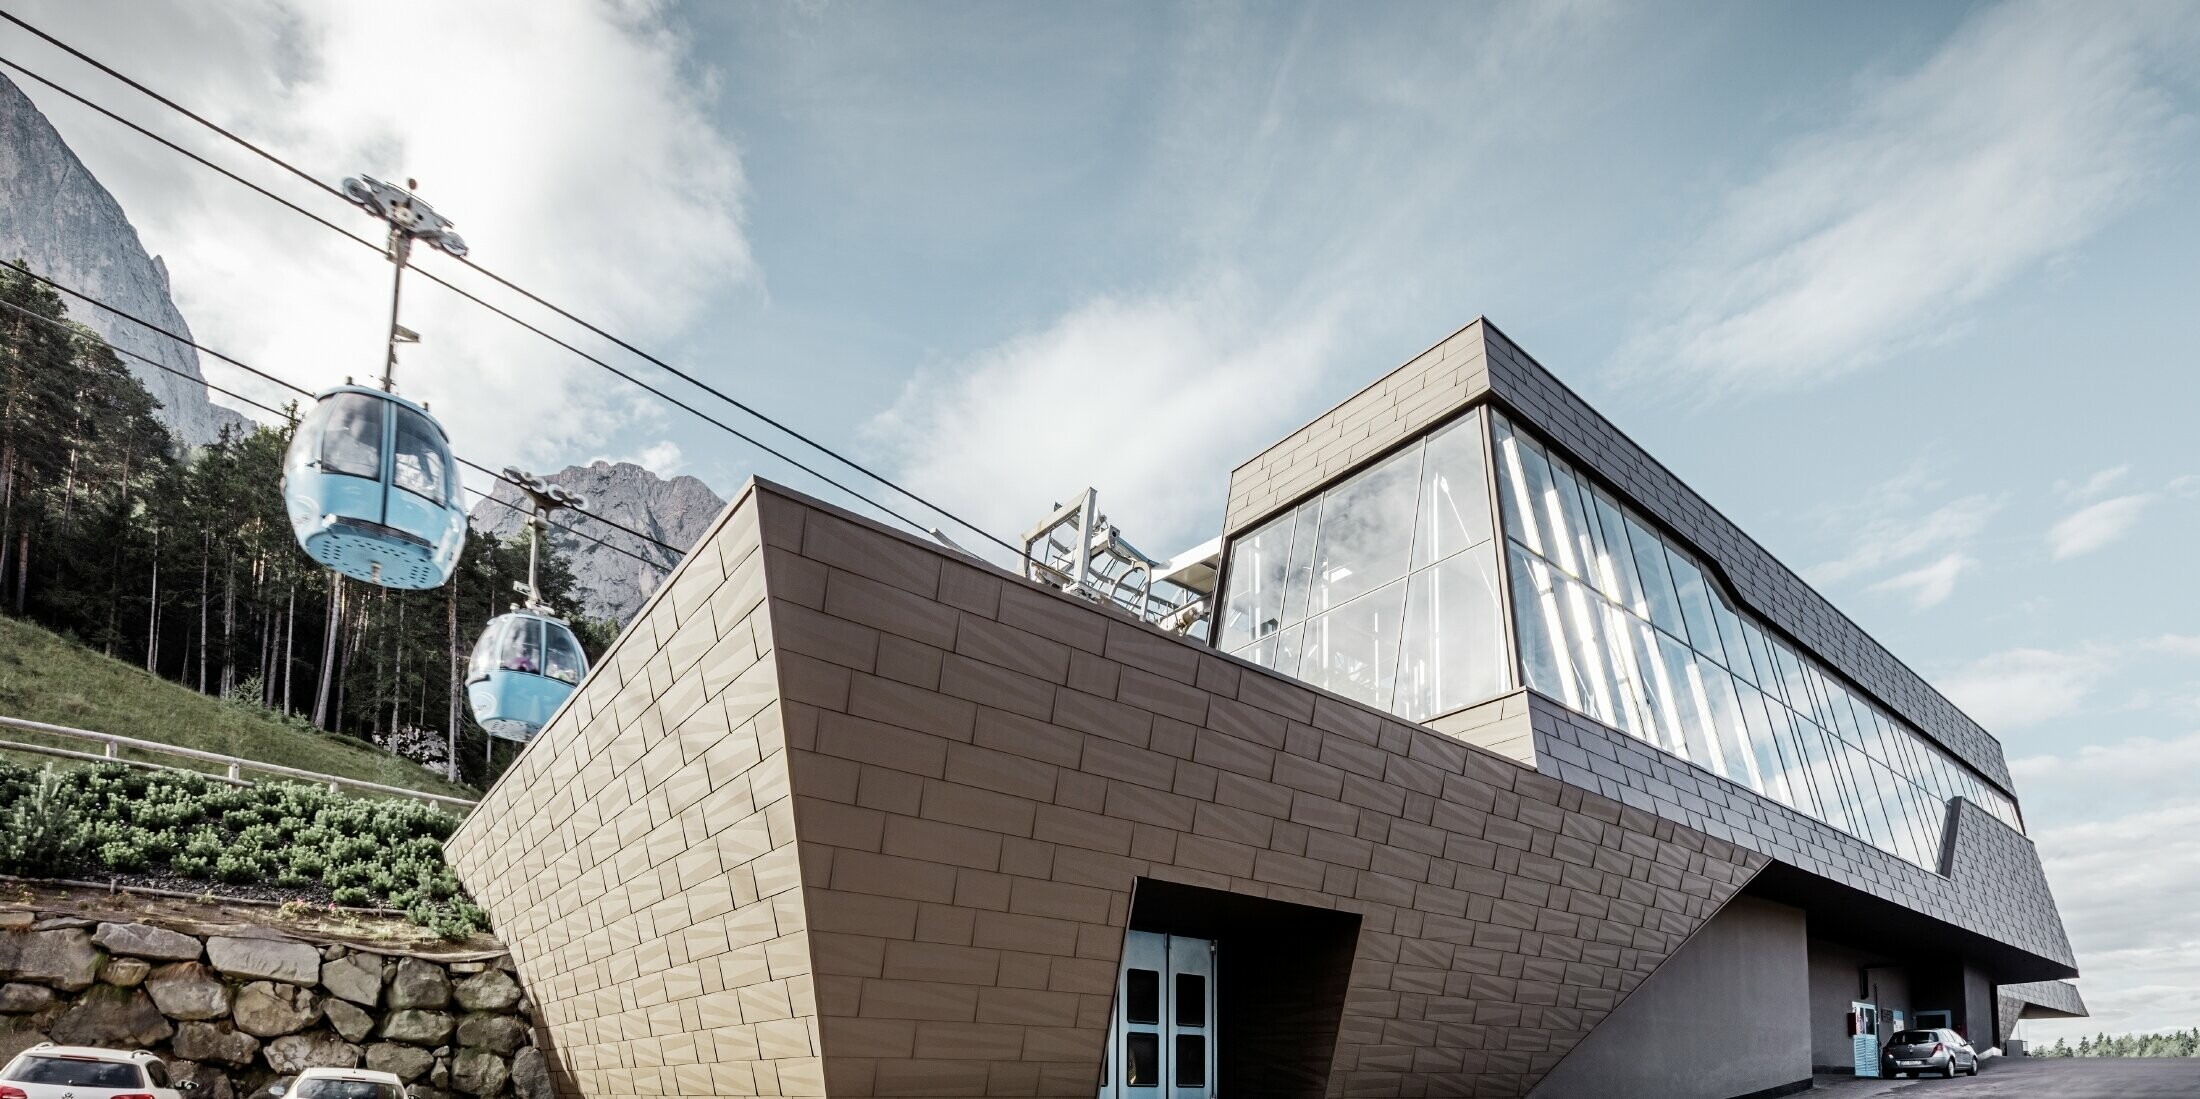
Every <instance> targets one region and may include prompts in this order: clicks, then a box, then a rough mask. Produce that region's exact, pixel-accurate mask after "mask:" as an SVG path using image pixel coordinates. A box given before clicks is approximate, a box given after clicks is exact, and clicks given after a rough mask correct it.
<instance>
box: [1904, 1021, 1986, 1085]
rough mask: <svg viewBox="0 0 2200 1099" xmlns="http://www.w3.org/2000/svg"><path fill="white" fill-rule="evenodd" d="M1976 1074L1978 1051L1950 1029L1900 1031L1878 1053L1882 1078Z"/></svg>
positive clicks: (1952, 1077) (1951, 1076)
mask: <svg viewBox="0 0 2200 1099" xmlns="http://www.w3.org/2000/svg"><path fill="white" fill-rule="evenodd" d="M1928 1072H1930V1073H1934V1074H1936V1075H1940V1076H1946V1077H1948V1078H1950V1079H1954V1078H1955V1075H1956V1073H1959V1072H1960V1073H1963V1074H1964V1075H1966V1076H1976V1075H1978V1051H1977V1050H1974V1049H1972V1048H1971V1043H1969V1042H1966V1041H1964V1040H1963V1036H1962V1035H1960V1034H1957V1033H1956V1032H1955V1031H1952V1030H1902V1031H1896V1032H1895V1034H1894V1035H1893V1036H1892V1037H1890V1038H1888V1039H1887V1044H1886V1046H1885V1047H1883V1048H1882V1049H1881V1050H1880V1051H1879V1074H1880V1075H1881V1076H1889V1077H1892V1076H1923V1075H1925V1074H1926V1073H1928Z"/></svg>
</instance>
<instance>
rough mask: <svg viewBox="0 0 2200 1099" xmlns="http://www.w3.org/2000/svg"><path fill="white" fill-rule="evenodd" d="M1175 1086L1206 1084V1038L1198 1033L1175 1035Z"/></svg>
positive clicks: (1186, 1086) (1199, 1085)
mask: <svg viewBox="0 0 2200 1099" xmlns="http://www.w3.org/2000/svg"><path fill="white" fill-rule="evenodd" d="M1176 1086H1177V1087H1180V1088H1199V1087H1206V1086H1207V1038H1206V1036H1204V1035H1200V1034H1179V1035H1177V1036H1176Z"/></svg>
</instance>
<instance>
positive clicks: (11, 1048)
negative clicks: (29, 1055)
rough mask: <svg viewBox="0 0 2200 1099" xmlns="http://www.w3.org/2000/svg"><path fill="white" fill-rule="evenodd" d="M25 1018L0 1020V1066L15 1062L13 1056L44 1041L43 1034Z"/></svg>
mask: <svg viewBox="0 0 2200 1099" xmlns="http://www.w3.org/2000/svg"><path fill="white" fill-rule="evenodd" d="M32 1022H33V1020H31V1019H25V1018H15V1019H0V1064H6V1063H7V1062H9V1061H13V1060H15V1055H16V1054H18V1053H21V1052H23V1051H24V1050H26V1049H29V1048H31V1047H32V1046H35V1045H37V1044H38V1043H40V1042H43V1041H45V1040H46V1036H45V1034H43V1033H41V1032H40V1031H39V1029H38V1028H37V1027H35V1026H33V1025H31V1024H32Z"/></svg>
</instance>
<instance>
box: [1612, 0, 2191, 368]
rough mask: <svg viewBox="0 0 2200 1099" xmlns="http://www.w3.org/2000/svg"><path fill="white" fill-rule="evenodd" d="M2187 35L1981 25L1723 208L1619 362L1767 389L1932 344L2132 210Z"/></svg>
mask: <svg viewBox="0 0 2200 1099" xmlns="http://www.w3.org/2000/svg"><path fill="white" fill-rule="evenodd" d="M2196 28H2200V9H2195V8H2193V7H2191V6H2187V5H2175V4H2151V5H2150V4H2115V5H2097V4H2096V5H2071V4H2053V3H2046V2H2025V3H2012V4H2006V5H1993V6H1989V7H1984V8H1981V9H1977V10H1976V11H1975V12H1974V14H1972V16H1971V17H1970V18H1969V19H1967V20H1966V21H1965V22H1964V24H1963V25H1962V26H1961V27H1959V28H1958V29H1957V30H1956V31H1955V33H1954V34H1953V35H1951V36H1950V38H1949V39H1948V40H1947V42H1946V43H1945V44H1944V45H1943V46H1942V47H1941V48H1940V49H1939V50H1938V52H1936V53H1935V54H1934V55H1933V56H1932V57H1930V58H1928V59H1927V60H1926V61H1925V62H1924V63H1923V64H1921V65H1920V66H1918V67H1917V68H1916V69H1914V70H1912V71H1909V72H1905V73H1902V74H1899V75H1895V76H1892V77H1889V78H1885V79H1881V80H1878V81H1876V82H1873V83H1868V84H1866V85H1865V87H1864V89H1863V92H1862V95H1861V99H1860V101H1859V102H1858V103H1857V104H1856V105H1855V106H1854V108H1853V109H1852V110H1851V111H1850V112H1849V113H1848V116H1847V118H1846V119H1845V120H1843V121H1842V122H1841V123H1839V124H1837V125H1834V126H1832V127H1830V128H1828V129H1826V130H1824V131H1821V132H1818V133H1815V134H1811V135H1809V136H1806V137H1804V138H1802V139H1800V140H1798V141H1796V142H1795V143H1794V144H1792V145H1791V146H1790V147H1788V148H1787V149H1786V150H1785V151H1784V152H1783V153H1782V154H1781V155H1780V156H1778V157H1777V158H1776V159H1775V161H1774V162H1773V163H1772V164H1771V165H1770V166H1769V167H1768V168H1767V169H1766V170H1765V171H1764V172H1763V173H1761V174H1760V175H1759V176H1757V177H1756V178H1755V179H1754V180H1753V181H1751V182H1749V183H1747V184H1746V185H1743V186H1740V187H1738V188H1736V189H1735V190H1733V191H1731V192H1730V193H1728V194H1727V195H1726V196H1725V197H1724V200H1723V201H1722V202H1721V204H1720V206H1719V208H1718V210H1717V212H1716V214H1715V215H1714V216H1713V218H1712V220H1711V223H1710V225H1709V227H1708V229H1707V231H1706V232H1705V233H1704V235H1703V238H1702V239H1701V241H1700V242H1699V243H1698V245H1697V246H1696V247H1695V249H1694V250H1693V253H1692V254H1691V255H1690V256H1689V257H1688V258H1687V259H1686V261H1685V262H1684V263H1682V264H1681V265H1679V269H1677V270H1675V271H1673V272H1671V273H1670V274H1668V275H1667V276H1665V277H1662V278H1659V279H1656V280H1653V281H1654V282H1655V283H1656V284H1657V285H1659V286H1661V287H1663V288H1664V290H1663V294H1664V296H1665V298H1666V300H1655V301H1654V303H1653V306H1654V307H1653V308H1652V309H1651V310H1646V311H1647V312H1654V313H1655V315H1657V316H1658V317H1660V318H1669V319H1662V320H1660V321H1658V322H1655V324H1654V325H1653V326H1652V327H1650V328H1648V329H1646V330H1644V331H1643V332H1641V333H1640V334H1639V335H1638V336H1637V337H1636V338H1635V339H1634V340H1632V341H1631V342H1630V345H1629V347H1628V348H1627V349H1626V351H1625V352H1624V353H1623V356H1622V357H1623V360H1625V361H1626V362H1628V363H1629V365H1630V366H1631V367H1632V368H1633V369H1634V370H1635V371H1636V372H1638V373H1639V374H1642V375H1644V376H1651V375H1656V376H1660V377H1666V378H1669V375H1670V374H1671V373H1679V374H1683V375H1687V376H1689V377H1691V378H1693V379H1694V380H1696V381H1697V382H1699V383H1702V385H1703V386H1704V387H1705V389H1707V390H1708V391H1712V392H1716V391H1719V390H1734V389H1764V388H1780V387H1792V386H1799V385H1805V384H1809V383H1811V382H1813V381H1817V380H1820V379H1823V378H1825V377H1827V376H1829V375H1833V374H1838V373H1842V372H1845V371H1850V370H1855V369H1858V368H1860V367H1864V366H1868V365H1870V364H1872V363H1874V362H1876V361H1879V360H1882V359H1884V358H1886V357H1888V356H1889V355H1891V354H1894V353H1895V352H1897V351H1900V350H1902V349H1904V348H1907V347H1913V346H1918V345H1924V344H1929V343H1932V342H1935V341H1937V340H1940V339H1944V338H1946V335H1947V334H1948V332H1949V331H1950V330H1951V329H1953V328H1957V327H1959V326H1960V325H1961V324H1962V323H1963V322H1964V319H1965V307H1967V306H1969V305H1971V304H1973V303H1975V302H1977V301H1979V300H1981V299H1983V298H1985V297H1987V296H1988V295H1990V294H1992V293H1993V292H1995V291H1996V290H1998V289H1999V288H2000V287H2002V286H2003V285H2005V284H2006V283H2008V282H2009V281H2010V280H2011V279H2012V278H2015V277H2017V276H2018V275H2020V274H2023V273H2026V272H2029V271H2031V270H2034V269H2036V268H2038V267H2039V266H2040V265H2041V264H2042V263H2044V262H2046V261H2048V260H2050V259H2052V258H2054V257H2056V256H2058V255H2060V254H2062V253H2064V252H2066V251H2068V250H2069V249H2071V248H2073V247H2075V246H2076V245H2078V244H2079V243H2081V242H2082V241H2084V240H2085V239H2086V238H2088V237H2089V236H2091V235H2092V234H2093V233H2094V232H2096V231H2097V230H2099V229H2100V228H2101V227H2102V226H2103V225H2104V224H2106V223H2107V222H2108V221H2109V219H2110V218H2111V217H2113V216H2114V215H2115V214H2117V213H2118V212H2119V211H2120V210H2121V209H2122V208H2123V207H2124V206H2125V205H2126V204H2127V203H2129V202H2131V201H2132V200H2133V199H2134V197H2135V196H2137V195H2139V194H2142V193H2144V192H2145V191H2146V189H2147V187H2148V184H2149V183H2150V178H2149V177H2150V176H2152V175H2153V174H2154V173H2155V171H2156V169H2157V167H2158V161H2159V158H2160V154H2161V151H2162V149H2163V147H2164V145H2165V144H2166V141H2165V139H2166V137H2167V135H2168V134H2169V133H2170V131H2171V129H2172V127H2174V126H2176V125H2177V115H2176V112H2175V111H2174V109H2173V106H2172V103H2171V101H2170V98H2169V96H2168V95H2167V94H2166V93H2165V91H2164V89H2163V88H2162V87H2161V86H2160V83H2161V76H2162V74H2161V72H2160V70H2161V69H2162V68H2163V67H2165V66H2168V65H2186V64H2189V63H2190V56H2191V55H2190V50H2191V46H2192V43H2193V42H2194V41H2195V40H2196V39H2200V29H2196Z"/></svg>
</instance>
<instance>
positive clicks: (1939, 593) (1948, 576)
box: [1872, 553, 1978, 610]
mask: <svg viewBox="0 0 2200 1099" xmlns="http://www.w3.org/2000/svg"><path fill="white" fill-rule="evenodd" d="M1977 564H1978V561H1977V560H1976V559H1974V558H1972V557H1970V556H1969V555H1967V554H1962V553H1948V554H1943V555H1941V556H1940V558H1939V559H1937V560H1935V561H1933V562H1932V563H1930V564H1927V565H1922V566H1920V567H1918V568H1914V569H1911V570H1909V571H1908V572H1904V573H1899V574H1897V575H1894V576H1890V577H1888V578H1887V579H1885V580H1881V581H1880V582H1878V583H1876V584H1873V585H1872V590H1873V591H1893V592H1908V593H1909V594H1910V599H1911V602H1912V603H1913V604H1915V605H1916V606H1917V607H1918V609H1920V610H1922V609H1924V608H1926V607H1935V606H1939V605H1940V604H1942V603H1945V602H1947V601H1948V596H1950V595H1952V594H1954V592H1955V590H1956V578H1957V577H1959V576H1961V575H1963V574H1964V573H1965V572H1968V571H1970V569H1971V568H1973V567H1974V566H1976V565H1977Z"/></svg>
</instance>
